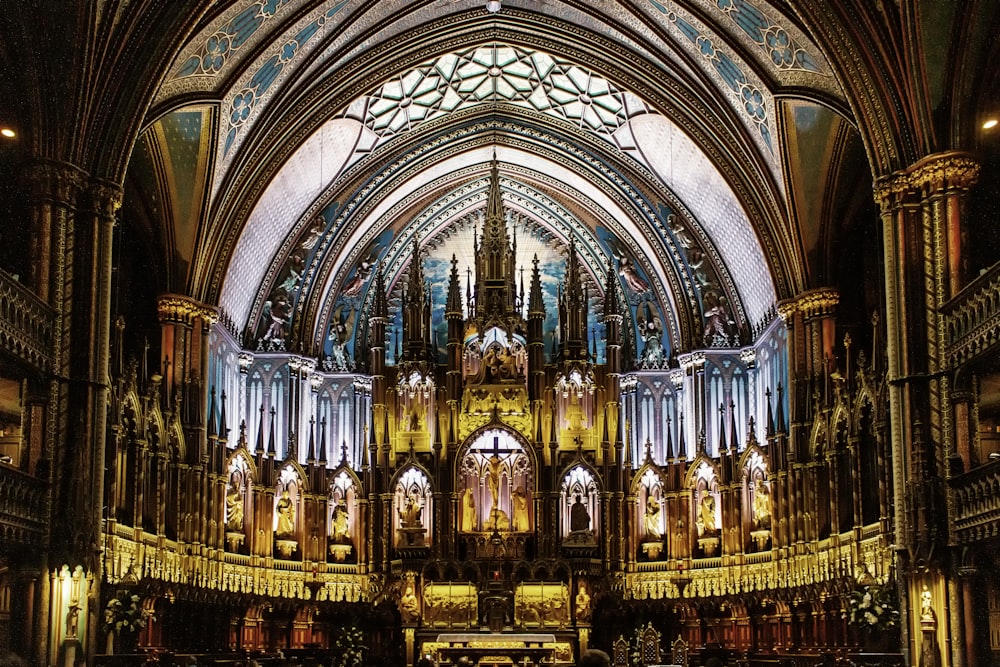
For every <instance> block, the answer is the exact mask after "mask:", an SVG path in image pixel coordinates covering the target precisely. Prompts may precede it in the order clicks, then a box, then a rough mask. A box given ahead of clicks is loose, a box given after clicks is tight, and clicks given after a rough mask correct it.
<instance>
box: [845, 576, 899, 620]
mask: <svg viewBox="0 0 1000 667" xmlns="http://www.w3.org/2000/svg"><path fill="white" fill-rule="evenodd" d="M850 621H851V624H852V625H853V626H855V627H856V628H859V629H861V630H864V631H867V632H879V631H882V630H888V629H890V628H894V627H896V626H898V625H899V609H898V608H897V602H896V594H895V590H894V587H893V586H890V585H889V584H886V585H883V586H879V585H875V584H873V585H870V586H862V587H860V588H858V589H857V590H855V591H853V592H852V593H851V608H850Z"/></svg>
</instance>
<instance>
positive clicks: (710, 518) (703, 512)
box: [698, 491, 716, 535]
mask: <svg viewBox="0 0 1000 667" xmlns="http://www.w3.org/2000/svg"><path fill="white" fill-rule="evenodd" d="M698 524H699V527H700V528H701V532H702V534H703V535H715V530H716V528H715V496H713V495H712V494H711V493H708V492H707V491H706V492H705V495H703V496H702V497H701V509H700V511H699V516H698Z"/></svg>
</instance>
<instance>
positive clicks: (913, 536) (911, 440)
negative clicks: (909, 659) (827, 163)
mask: <svg viewBox="0 0 1000 667" xmlns="http://www.w3.org/2000/svg"><path fill="white" fill-rule="evenodd" d="M978 176H979V164H978V163H977V162H976V161H975V160H973V159H972V158H971V157H969V156H968V155H965V154H962V153H954V152H949V153H939V154H935V155H929V156H927V157H925V158H923V159H922V160H920V161H919V162H917V163H915V164H914V165H912V166H911V167H909V168H907V169H905V170H902V171H899V172H896V173H893V174H890V175H888V176H885V177H883V178H881V179H879V180H878V181H877V182H876V184H875V193H874V194H875V200H876V202H877V203H878V204H879V206H880V210H881V218H882V233H883V239H884V241H883V243H884V260H885V281H886V284H885V294H886V322H885V328H886V356H887V358H888V373H887V375H888V377H887V380H888V390H889V405H888V418H889V425H890V441H889V450H890V451H891V466H892V482H893V489H892V494H893V499H894V501H893V503H892V504H893V505H894V506H895V507H896V508H897V511H899V509H898V508H905V509H903V510H902V512H901V513H900V514H898V515H897V521H896V523H895V525H896V535H895V536H894V542H895V543H896V544H897V545H898V547H899V549H900V552H899V555H900V560H899V562H900V565H901V569H902V575H903V576H904V578H905V579H906V580H908V581H909V582H910V584H911V585H910V586H901V587H900V590H901V591H907V589H910V590H912V589H913V588H915V587H916V585H917V582H918V581H920V582H924V581H925V579H923V578H922V576H921V575H920V574H919V572H920V571H931V572H936V573H938V574H936V575H934V576H935V580H934V581H933V582H931V584H932V587H936V586H938V585H943V584H944V582H943V581H942V580H943V579H945V578H946V575H945V574H943V573H944V572H945V569H944V567H943V565H944V564H943V563H940V562H938V561H939V559H941V557H942V556H943V555H944V554H945V553H946V547H947V530H946V529H945V525H946V519H947V513H946V507H945V499H944V474H945V471H946V467H945V462H946V460H947V457H948V456H949V455H951V454H952V453H953V452H954V451H955V433H954V421H953V416H952V414H951V410H950V405H948V403H947V401H946V400H945V398H944V397H947V396H948V395H949V391H950V382H951V380H950V375H949V374H948V373H947V371H948V370H949V369H948V367H947V359H946V358H945V346H946V341H947V331H946V324H947V321H946V318H945V317H944V316H943V315H942V313H941V306H942V305H943V304H944V303H945V302H946V301H948V300H949V299H950V298H952V297H953V296H954V295H956V294H957V293H958V292H959V291H960V290H961V289H962V287H963V286H964V284H965V279H966V276H965V268H964V267H965V258H964V256H963V247H962V245H963V240H962V231H961V230H962V225H963V222H964V221H963V212H964V208H965V201H966V199H967V195H968V190H969V188H971V187H972V186H973V185H974V184H975V183H976V181H977V179H978ZM917 577H921V578H920V579H918V578H917ZM904 597H905V595H904ZM900 603H901V604H900V606H901V608H902V609H903V610H906V611H905V612H904V613H906V615H907V616H908V618H907V619H906V620H907V622H905V623H903V632H904V633H905V634H904V642H905V643H904V650H906V651H907V652H908V653H909V655H914V654H915V653H916V651H915V649H916V648H917V647H916V643H917V641H918V639H919V638H920V637H921V636H922V634H923V632H922V629H921V628H920V625H919V620H920V619H919V618H917V617H916V613H915V611H914V607H915V606H916V605H913V604H908V603H907V600H906V599H903V600H901V601H900ZM945 606H946V599H945V597H944V596H937V597H936V598H935V599H934V601H933V606H932V611H933V613H934V616H935V617H936V618H948V617H949V613H948V610H947V609H945ZM946 660H947V659H946ZM962 661H963V657H962V655H961V654H958V655H956V662H957V663H960V662H962ZM947 662H948V663H949V664H950V663H951V660H947Z"/></svg>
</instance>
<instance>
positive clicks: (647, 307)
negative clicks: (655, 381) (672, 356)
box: [635, 299, 667, 368]
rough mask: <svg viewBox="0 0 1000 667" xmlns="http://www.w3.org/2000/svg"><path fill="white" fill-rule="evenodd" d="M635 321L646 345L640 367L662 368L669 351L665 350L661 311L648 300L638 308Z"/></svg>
mask: <svg viewBox="0 0 1000 667" xmlns="http://www.w3.org/2000/svg"><path fill="white" fill-rule="evenodd" d="M635 319H636V323H637V324H638V325H639V335H640V336H641V337H642V340H643V342H644V343H645V346H644V347H643V348H642V353H641V354H640V355H639V365H640V366H641V367H642V368H662V367H663V366H664V364H665V363H666V356H667V351H666V350H665V349H663V320H661V319H660V311H659V309H658V308H657V307H656V305H655V304H653V303H652V302H651V301H649V300H648V299H647V300H644V301H642V302H641V303H639V305H638V307H637V308H636V311H635Z"/></svg>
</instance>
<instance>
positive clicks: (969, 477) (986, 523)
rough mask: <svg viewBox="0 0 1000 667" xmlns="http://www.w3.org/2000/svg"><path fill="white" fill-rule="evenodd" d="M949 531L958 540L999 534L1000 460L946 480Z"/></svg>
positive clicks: (979, 538)
mask: <svg viewBox="0 0 1000 667" xmlns="http://www.w3.org/2000/svg"><path fill="white" fill-rule="evenodd" d="M948 492H949V493H950V494H951V499H952V507H953V509H954V521H953V523H952V534H953V536H954V537H955V538H956V539H957V540H958V542H959V543H960V544H968V543H970V542H975V541H979V540H982V539H985V538H988V537H996V536H998V535H1000V460H998V461H990V462H989V463H987V464H986V465H982V466H979V467H978V468H973V469H972V470H970V471H969V472H967V473H963V474H961V475H957V476H955V477H953V478H951V479H950V480H948Z"/></svg>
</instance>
